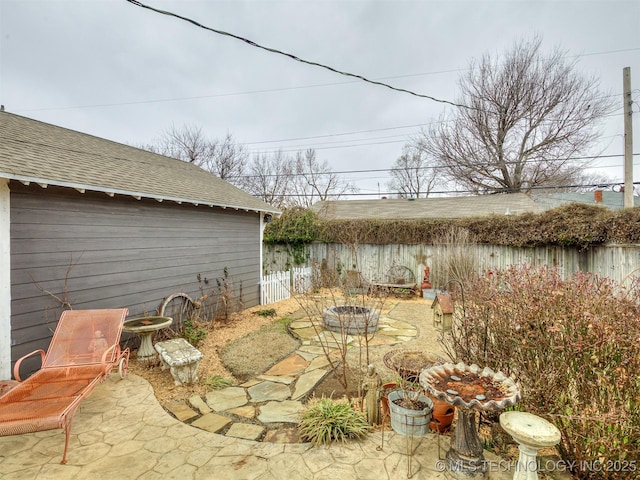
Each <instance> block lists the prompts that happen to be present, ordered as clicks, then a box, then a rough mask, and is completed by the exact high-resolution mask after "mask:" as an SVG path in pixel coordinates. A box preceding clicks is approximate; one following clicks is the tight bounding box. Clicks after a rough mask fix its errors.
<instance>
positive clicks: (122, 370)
mask: <svg viewBox="0 0 640 480" xmlns="http://www.w3.org/2000/svg"><path fill="white" fill-rule="evenodd" d="M128 368H129V352H128V351H127V354H126V355H123V356H122V358H120V361H119V362H118V374H119V375H120V378H121V379H123V380H124V379H125V377H126V376H127V369H128Z"/></svg>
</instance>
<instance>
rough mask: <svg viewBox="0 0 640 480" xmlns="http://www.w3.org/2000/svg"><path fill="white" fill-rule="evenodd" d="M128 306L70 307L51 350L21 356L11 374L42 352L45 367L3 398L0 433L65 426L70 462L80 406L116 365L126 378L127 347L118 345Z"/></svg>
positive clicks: (19, 433)
mask: <svg viewBox="0 0 640 480" xmlns="http://www.w3.org/2000/svg"><path fill="white" fill-rule="evenodd" d="M127 313H128V310H127V309H126V308H120V309H110V310H67V311H65V312H64V313H63V314H62V316H61V317H60V321H59V322H58V325H57V327H56V331H55V333H54V334H53V338H52V339H51V344H50V345H49V349H48V351H47V353H46V354H45V352H44V350H36V351H34V352H31V353H30V354H28V355H25V356H24V357H22V358H20V359H19V360H18V361H17V362H16V364H15V366H14V368H13V376H14V377H15V379H16V380H18V381H20V380H21V379H20V364H21V363H22V361H23V360H24V359H25V358H27V357H30V356H32V355H35V354H36V353H39V354H40V356H41V357H42V368H41V369H40V370H38V371H37V372H36V373H34V374H33V375H31V376H30V377H29V378H27V379H26V380H24V381H20V383H19V384H18V385H16V386H15V387H14V388H13V389H11V390H9V391H8V392H7V393H5V394H4V395H2V396H0V435H1V436H6V435H21V434H23V433H32V432H39V431H42V430H52V429H55V428H62V429H64V431H65V442H64V453H63V455H62V462H60V463H63V464H64V463H67V447H68V446H69V434H70V433H71V422H72V420H73V416H74V415H75V412H76V410H77V408H78V406H79V405H80V402H81V401H82V400H84V399H85V398H86V397H87V396H88V395H89V394H90V393H91V392H92V391H93V389H94V388H95V386H96V385H97V384H98V383H100V382H102V381H104V380H105V379H106V377H107V375H109V373H110V372H111V369H112V368H113V367H114V366H116V365H117V366H118V371H119V373H120V376H121V377H122V378H124V377H125V375H126V371H127V365H128V362H129V349H128V348H127V349H125V350H124V351H122V350H121V349H120V344H119V342H120V335H121V333H122V324H123V322H124V319H125V317H126V316H127Z"/></svg>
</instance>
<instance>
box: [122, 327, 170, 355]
mask: <svg viewBox="0 0 640 480" xmlns="http://www.w3.org/2000/svg"><path fill="white" fill-rule="evenodd" d="M172 323H173V318H171V317H139V318H131V319H129V320H125V321H124V324H123V326H122V329H123V330H124V331H125V332H131V333H135V334H137V335H138V336H139V337H140V348H139V349H138V354H137V356H136V358H137V359H138V360H143V361H149V360H153V359H154V358H155V357H156V351H155V350H154V348H153V343H152V341H151V340H152V338H153V335H154V334H155V333H156V332H157V331H158V330H161V329H163V328H167V327H169V326H170V325H171V324H172Z"/></svg>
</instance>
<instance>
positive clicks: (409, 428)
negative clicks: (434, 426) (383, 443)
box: [388, 390, 433, 437]
mask: <svg viewBox="0 0 640 480" xmlns="http://www.w3.org/2000/svg"><path fill="white" fill-rule="evenodd" d="M407 394H409V395H415V398H417V399H418V400H419V401H421V402H423V403H424V404H425V405H426V407H425V408H423V409H422V410H412V409H410V408H404V407H401V406H400V405H398V404H396V403H395V400H399V399H400V398H402V397H403V396H404V395H407ZM388 397H389V410H390V411H391V428H393V430H394V432H396V433H399V434H400V435H407V436H412V437H424V436H425V435H426V434H427V433H429V422H430V421H431V411H432V410H433V401H431V399H430V398H429V397H427V396H426V395H423V394H421V393H417V392H402V391H400V390H396V391H393V392H391V393H390V394H389V395H388Z"/></svg>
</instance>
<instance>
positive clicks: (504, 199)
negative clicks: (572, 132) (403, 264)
mask: <svg viewBox="0 0 640 480" xmlns="http://www.w3.org/2000/svg"><path fill="white" fill-rule="evenodd" d="M311 208H312V209H313V210H314V211H315V212H317V213H318V215H320V216H322V217H324V218H328V219H336V220H338V219H339V220H355V219H419V218H461V217H475V216H484V215H491V214H497V215H519V214H521V213H525V212H534V213H537V212H541V211H543V210H544V209H543V208H542V207H540V206H539V205H537V204H536V203H535V202H534V201H533V200H532V199H531V197H529V196H528V195H526V194H524V193H509V194H502V195H480V196H473V197H471V196H467V197H430V198H416V199H413V200H409V199H384V200H328V201H322V202H317V203H315V204H314V205H313V206H312V207H311Z"/></svg>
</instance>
